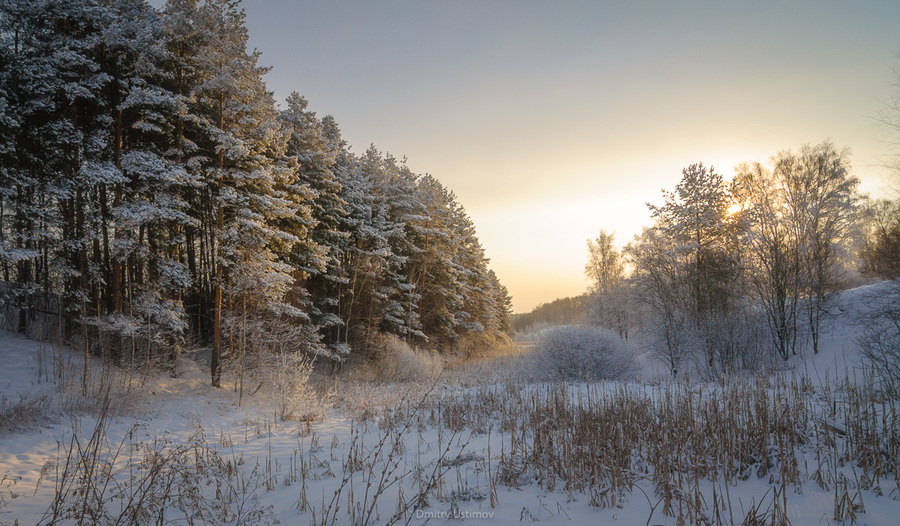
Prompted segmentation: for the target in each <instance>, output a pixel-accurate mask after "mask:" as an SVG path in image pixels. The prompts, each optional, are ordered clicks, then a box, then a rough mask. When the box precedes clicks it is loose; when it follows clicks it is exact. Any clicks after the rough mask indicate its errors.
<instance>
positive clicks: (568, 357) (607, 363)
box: [532, 325, 638, 380]
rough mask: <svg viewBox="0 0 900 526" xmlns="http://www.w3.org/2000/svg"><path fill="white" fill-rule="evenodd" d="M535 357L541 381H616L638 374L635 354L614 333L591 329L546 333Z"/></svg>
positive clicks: (535, 370)
mask: <svg viewBox="0 0 900 526" xmlns="http://www.w3.org/2000/svg"><path fill="white" fill-rule="evenodd" d="M532 357H533V366H532V370H533V376H534V377H535V378H537V379H545V380H602V379H609V380H615V379H622V378H627V377H630V376H633V375H635V374H636V373H637V371H638V366H637V361H636V360H635V356H634V353H633V352H632V350H631V349H630V348H629V347H628V346H627V345H626V343H625V341H624V340H622V339H621V338H619V336H618V335H616V334H615V333H613V332H611V331H608V330H606V329H602V328H600V327H593V326H587V325H569V326H562V327H554V328H552V329H547V330H545V331H543V332H542V333H541V334H540V335H539V338H538V341H537V343H536V344H535V346H534V348H533V350H532Z"/></svg>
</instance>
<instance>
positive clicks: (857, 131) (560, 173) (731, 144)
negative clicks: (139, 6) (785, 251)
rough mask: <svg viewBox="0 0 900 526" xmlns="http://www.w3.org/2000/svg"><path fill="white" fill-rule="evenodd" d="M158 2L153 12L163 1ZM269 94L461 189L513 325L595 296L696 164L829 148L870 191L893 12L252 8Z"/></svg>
mask: <svg viewBox="0 0 900 526" xmlns="http://www.w3.org/2000/svg"><path fill="white" fill-rule="evenodd" d="M153 3H154V4H155V5H159V2H153ZM242 5H243V7H244V9H245V10H246V14H247V26H248V29H249V32H250V46H251V47H252V48H256V49H258V50H259V51H260V52H261V53H262V58H261V63H262V64H265V65H269V66H272V68H273V69H272V71H271V72H270V73H268V74H267V75H266V77H265V78H266V82H267V84H268V86H269V89H271V90H273V91H274V92H275V96H276V98H277V99H278V100H280V101H283V100H284V99H285V98H286V97H287V95H288V94H289V93H290V92H292V91H297V92H299V93H300V94H302V95H304V96H305V97H306V98H307V99H309V101H310V109H312V110H313V111H316V112H317V114H318V115H319V116H324V115H327V114H331V115H333V116H334V117H335V119H336V120H337V122H338V123H339V125H340V127H341V131H342V134H343V137H344V139H345V140H346V141H347V142H348V143H349V144H350V145H351V151H353V152H356V153H363V152H364V151H365V150H366V148H368V146H369V145H370V144H374V145H375V146H376V147H377V148H378V149H379V150H381V151H382V152H389V153H391V154H393V155H394V156H396V157H398V158H403V157H405V158H406V159H407V164H408V166H409V167H410V169H411V170H413V171H414V172H416V173H430V174H431V175H433V176H435V177H436V178H437V179H439V180H440V181H441V182H442V183H443V184H444V185H445V186H446V187H448V188H450V189H451V190H453V191H454V192H455V193H456V194H457V196H458V199H459V202H460V203H461V204H462V205H463V206H464V207H465V209H466V210H467V211H468V213H469V215H470V216H471V218H472V219H473V221H474V223H475V225H476V228H477V231H478V236H479V239H480V240H481V243H482V245H483V246H484V248H485V251H486V253H487V255H488V257H489V258H490V259H491V267H492V268H493V269H494V270H495V271H496V272H497V275H498V276H499V278H500V280H501V282H503V283H504V284H505V285H506V286H507V287H508V289H509V291H510V293H511V295H512V297H513V306H514V311H515V312H527V311H529V310H531V309H532V308H534V307H535V306H537V305H538V304H540V303H545V302H549V301H552V300H554V299H556V298H560V297H565V296H573V295H577V294H581V293H583V292H584V291H585V290H586V288H587V281H586V280H585V277H584V264H585V262H586V259H587V250H586V241H587V239H588V238H594V237H596V236H597V234H598V232H599V230H600V229H601V228H602V229H605V230H607V231H610V232H615V236H616V241H617V243H618V244H619V245H620V246H623V245H624V244H626V243H627V242H628V241H630V240H631V239H632V238H633V236H634V235H635V234H637V233H639V232H640V230H641V227H642V226H647V225H650V223H651V220H650V215H649V212H648V211H647V207H646V203H647V202H652V203H660V202H661V201H662V198H661V190H662V189H672V188H673V187H674V186H675V184H677V182H678V181H679V179H680V178H681V170H682V169H683V168H684V167H686V166H688V165H690V164H692V163H695V162H703V163H704V164H706V165H712V166H714V167H715V168H716V169H717V171H719V172H720V173H722V174H723V175H725V176H726V177H727V178H730V177H731V176H732V175H733V173H734V166H735V165H736V164H738V163H741V162H753V161H760V162H763V163H765V162H767V161H768V159H769V158H770V157H771V156H772V155H774V154H776V153H778V152H779V151H781V150H785V149H792V150H797V149H798V148H800V147H801V146H802V145H803V144H816V143H819V142H821V141H823V140H825V139H830V140H831V141H832V142H833V143H834V144H835V146H837V147H838V148H844V147H849V148H850V149H851V150H852V152H853V155H852V157H851V159H852V162H853V167H854V171H855V173H856V175H858V176H859V177H860V179H861V180H862V185H861V189H862V190H863V191H866V192H870V193H873V194H878V193H879V192H881V188H882V186H883V184H882V181H883V178H884V176H885V175H886V170H884V169H882V168H881V164H883V159H884V158H885V157H886V156H887V155H888V154H889V153H890V151H891V147H890V146H889V145H887V144H886V143H885V134H884V130H883V129H882V128H880V127H879V126H878V125H877V118H876V117H877V115H878V113H879V111H880V110H881V108H882V107H883V105H884V104H885V103H886V102H887V101H888V100H889V99H890V98H891V97H892V96H893V95H894V94H896V93H898V92H900V87H897V85H896V84H895V83H894V82H895V79H896V76H895V74H894V70H895V69H897V68H898V67H900V59H898V58H897V56H898V52H900V2H897V1H895V0H894V1H883V2H866V1H860V2H850V1H835V2H828V1H798V2H781V1H775V2H769V1H759V2H731V1H721V0H720V1H713V2H662V1H660V2H644V1H622V2H612V1H599V0H594V1H582V2H578V1H569V0H557V1H549V0H546V1H530V0H503V1H500V0H404V1H399V0H388V1H378V2H373V1H364V0H359V1H352V2H351V1H342V0H330V1H324V0H322V1H297V0H245V1H244V2H243V3H242Z"/></svg>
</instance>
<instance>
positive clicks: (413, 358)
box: [374, 334, 444, 382]
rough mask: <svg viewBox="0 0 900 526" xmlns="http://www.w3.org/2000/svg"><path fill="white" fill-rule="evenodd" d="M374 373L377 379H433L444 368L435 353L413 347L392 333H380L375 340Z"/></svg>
mask: <svg viewBox="0 0 900 526" xmlns="http://www.w3.org/2000/svg"><path fill="white" fill-rule="evenodd" d="M375 347H376V358H375V364H374V369H375V374H376V377H377V378H378V379H379V380H383V381H391V382H415V381H421V380H433V379H434V378H437V376H438V375H439V374H441V371H442V370H443V368H444V364H443V360H442V359H441V357H440V356H438V355H437V354H436V353H433V352H428V351H420V350H417V349H413V348H412V347H410V346H409V344H407V343H406V342H404V341H403V340H401V339H400V338H398V337H396V336H394V335H392V334H384V335H380V336H379V337H378V338H377V339H376V341H375Z"/></svg>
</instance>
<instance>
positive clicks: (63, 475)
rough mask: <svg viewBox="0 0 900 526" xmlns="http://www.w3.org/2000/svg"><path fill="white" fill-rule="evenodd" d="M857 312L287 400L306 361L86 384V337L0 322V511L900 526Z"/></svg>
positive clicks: (895, 439)
mask: <svg viewBox="0 0 900 526" xmlns="http://www.w3.org/2000/svg"><path fill="white" fill-rule="evenodd" d="M863 292H865V291H858V292H856V291H850V292H849V293H845V297H844V298H843V299H842V301H843V302H845V303H846V302H849V303H850V307H852V308H855V306H856V304H858V303H860V302H862V301H870V300H868V299H866V298H867V297H868V296H866V295H865V294H864V293H863ZM851 310H852V309H851ZM855 331H856V329H855V328H854V327H853V326H852V324H851V323H850V322H849V321H848V320H844V319H841V318H838V319H837V320H836V322H835V323H834V324H833V326H832V328H831V333H830V334H829V336H828V337H827V338H825V339H824V341H823V343H824V344H825V345H824V346H823V351H822V353H820V354H819V355H816V356H808V357H806V358H804V359H802V360H800V359H798V360H797V361H796V363H792V364H789V365H792V368H790V369H786V370H783V371H781V372H777V373H773V374H763V375H757V376H744V377H739V378H729V379H724V380H721V381H719V382H714V383H705V382H697V381H690V380H678V381H671V380H666V381H658V380H654V381H645V382H638V381H617V382H613V381H602V382H571V381H570V382H535V381H533V380H531V379H530V377H529V374H528V371H529V370H530V369H531V368H533V367H534V363H533V360H532V359H531V357H530V355H529V354H528V353H527V352H522V353H519V354H512V355H508V356H505V357H503V358H502V359H497V360H491V359H485V360H482V361H476V362H468V363H465V364H456V365H454V366H452V367H449V368H447V369H445V370H444V371H443V372H442V373H440V375H438V376H437V377H436V380H432V381H429V382H378V381H373V380H372V379H369V380H368V381H362V380H359V379H355V378H354V376H353V375H344V376H339V377H337V378H332V377H319V376H317V375H313V377H312V378H311V382H309V383H308V385H307V386H306V388H304V389H296V390H291V389H293V387H291V388H290V389H288V391H289V392H290V393H291V396H292V397H294V398H293V399H292V400H291V401H290V409H286V406H285V403H284V402H285V401H284V389H283V386H284V385H287V386H289V387H290V386H293V385H294V384H293V383H292V380H291V379H290V378H286V379H285V378H282V379H281V380H279V381H278V382H274V383H272V384H271V385H268V384H267V385H264V386H262V387H261V388H259V389H256V385H257V381H255V380H254V381H253V382H249V381H248V382H247V383H248V385H250V384H251V383H252V385H253V387H254V389H249V390H248V392H245V393H244V394H243V396H242V397H241V396H239V394H238V393H237V392H235V390H234V389H233V384H232V383H231V380H229V382H226V383H225V384H223V385H225V388H223V389H212V388H210V387H208V385H207V382H208V378H207V373H206V371H205V370H204V369H203V368H202V367H200V366H199V365H198V364H196V363H195V362H193V361H190V360H183V361H182V362H180V363H179V367H178V377H177V378H170V377H169V376H168V375H166V374H158V373H153V372H146V371H140V370H138V371H120V370H116V369H115V368H107V369H105V370H104V369H103V368H102V367H101V364H100V363H99V361H94V362H92V364H91V377H90V382H89V389H88V396H83V395H81V394H80V389H81V388H82V385H81V382H80V377H79V374H80V369H79V368H78V367H77V364H79V361H78V360H79V359H80V358H78V357H77V356H74V355H70V354H69V351H65V350H62V351H59V350H56V349H53V348H50V347H47V346H45V345H42V344H39V343H36V342H32V341H28V340H24V339H22V338H18V337H16V336H13V335H10V334H9V333H0V354H2V355H3V359H4V360H5V363H8V364H10V366H9V367H8V368H6V369H4V370H3V371H0V387H2V389H3V399H4V402H3V405H2V414H3V416H4V417H8V416H9V415H13V414H15V412H16V411H20V412H21V413H29V412H30V415H27V416H23V417H18V418H7V420H6V421H5V422H7V425H6V426H5V427H4V430H3V434H2V435H0V523H2V524H14V523H15V522H16V521H18V523H19V524H22V525H25V524H51V523H56V524H77V523H79V522H81V523H91V524H117V523H118V524H146V523H155V522H157V520H158V519H161V521H160V523H162V524H279V523H280V524H311V525H330V524H424V523H430V524H434V523H443V522H445V521H448V520H453V519H459V520H463V521H464V522H467V523H472V524H512V523H519V522H530V521H540V522H545V523H559V524H563V523H565V524H653V525H677V524H727V525H732V524H792V525H824V524H870V525H893V524H896V517H897V516H898V513H900V482H898V471H900V421H898V418H900V407H898V402H897V401H896V400H892V399H890V398H887V397H885V396H883V394H882V393H881V392H880V391H879V390H878V389H877V388H876V386H875V385H874V383H873V382H872V381H871V380H870V379H869V378H868V376H867V375H866V374H864V372H863V371H862V370H861V369H859V368H858V365H859V364H858V359H857V355H856V349H855V343H854V334H855ZM54 357H55V358H54ZM60 357H62V358H60ZM54 360H55V361H54ZM67 360H69V361H67ZM48 363H50V364H53V363H61V364H67V365H66V366H65V367H62V368H54V367H55V366H48V365H47V364H48ZM298 374H301V375H303V374H308V371H306V370H301V371H300V372H299V373H298ZM103 378H105V380H104V381H101V380H102V379H103ZM304 378H306V379H308V377H304ZM279 382H280V383H279ZM104 385H106V386H107V387H106V389H107V391H104V390H103V386H104ZM279 386H282V387H279ZM105 392H109V393H110V394H109V396H108V397H106V396H104V393H105ZM29 408H32V409H29ZM34 408H37V409H34ZM16 422H18V423H16Z"/></svg>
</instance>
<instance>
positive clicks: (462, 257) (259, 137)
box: [0, 0, 511, 384]
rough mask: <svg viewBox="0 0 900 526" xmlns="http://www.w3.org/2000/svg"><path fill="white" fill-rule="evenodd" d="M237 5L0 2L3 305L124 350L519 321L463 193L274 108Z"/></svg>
mask: <svg viewBox="0 0 900 526" xmlns="http://www.w3.org/2000/svg"><path fill="white" fill-rule="evenodd" d="M247 42H248V32H247V27H246V24H245V15H244V12H243V10H242V9H241V8H240V7H239V3H238V2H235V1H232V0H206V1H204V2H199V1H196V0H171V1H169V2H167V3H166V4H165V5H164V6H163V7H162V9H161V10H156V9H154V8H153V7H151V6H149V5H148V4H147V3H146V2H145V1H143V0H4V1H2V2H0V279H2V281H3V283H2V284H0V294H2V296H0V307H2V309H0V310H2V316H0V320H5V323H6V325H7V326H8V328H11V329H13V330H16V331H20V332H29V333H30V334H31V335H37V336H42V337H44V338H47V339H52V340H58V341H60V342H65V343H67V344H69V345H72V346H74V347H75V348H79V349H83V350H84V353H85V357H87V356H88V354H93V355H98V354H99V355H103V356H104V357H106V358H108V359H109V360H111V361H112V362H115V363H121V362H123V361H128V360H131V361H132V362H133V361H134V360H135V359H136V358H135V357H136V356H137V357H138V359H140V360H146V361H148V362H150V361H160V362H163V363H164V362H165V361H167V360H173V359H174V356H176V355H177V353H179V352H180V351H181V350H183V349H185V348H198V347H203V348H209V349H210V352H211V360H210V361H211V370H210V372H211V378H212V383H213V384H218V383H219V378H220V375H221V368H222V363H223V361H228V360H231V361H232V362H233V361H234V360H235V359H237V357H241V358H243V357H245V356H248V355H252V354H253V353H255V352H258V351H259V350H260V349H261V348H262V347H267V348H278V349H281V350H282V351H288V350H290V351H296V352H303V353H308V354H312V355H317V356H321V357H327V358H332V359H336V360H341V359H343V358H345V357H347V356H350V355H354V354H362V355H364V354H365V353H366V352H367V349H369V347H370V343H371V342H372V341H373V340H374V339H376V338H377V337H378V336H379V335H381V334H392V335H396V336H397V337H399V338H401V339H402V340H405V341H407V342H410V343H411V344H414V345H416V346H419V347H424V348H431V349H434V350H447V349H454V348H457V347H460V346H466V345H475V344H482V345H484V344H488V343H489V342H490V341H492V340H493V339H494V338H497V337H500V335H502V334H503V333H504V332H507V331H509V318H508V317H509V312H510V305H511V299H510V297H509V294H508V293H507V290H506V288H505V287H504V286H503V285H502V284H501V283H500V282H499V280H498V279H497V276H496V275H495V274H494V272H493V271H491V270H490V269H489V267H488V260H487V258H486V257H485V254H484V251H483V249H482V247H481V245H480V243H479V240H478V238H477V237H476V233H475V226H474V225H473V223H472V221H471V219H470V218H469V217H468V216H467V214H466V212H465V210H464V209H463V207H462V205H461V204H460V203H459V202H458V201H457V198H456V196H455V195H454V194H453V192H451V191H450V190H448V189H447V188H445V187H444V186H442V185H441V183H440V182H439V181H437V180H436V179H435V178H433V177H431V176H428V175H419V174H415V173H412V172H411V171H410V170H409V169H408V168H407V167H406V165H405V164H404V162H402V161H399V160H398V159H396V158H395V157H393V156H391V155H390V154H386V153H383V152H380V151H379V150H378V149H376V148H375V146H371V147H370V148H368V150H366V151H365V152H364V153H362V154H354V153H351V152H350V151H349V148H348V146H347V144H346V143H345V142H344V141H343V140H342V139H341V134H340V130H339V128H338V124H337V123H336V122H335V119H334V118H332V117H331V116H325V117H323V118H319V117H318V116H316V114H315V113H313V112H311V111H309V109H308V106H307V101H306V99H304V98H303V97H302V96H300V95H299V94H298V93H293V94H291V95H290V97H288V98H287V100H286V101H285V103H284V105H283V106H282V107H281V108H280V107H279V106H278V105H277V104H276V101H275V100H274V98H273V94H272V93H271V92H270V91H269V90H268V89H267V88H266V84H265V83H264V82H263V75H264V74H265V73H266V72H267V71H268V68H266V67H264V66H262V65H261V64H260V55H259V54H258V53H257V52H254V51H251V50H249V49H248V48H247ZM0 323H3V322H0Z"/></svg>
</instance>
